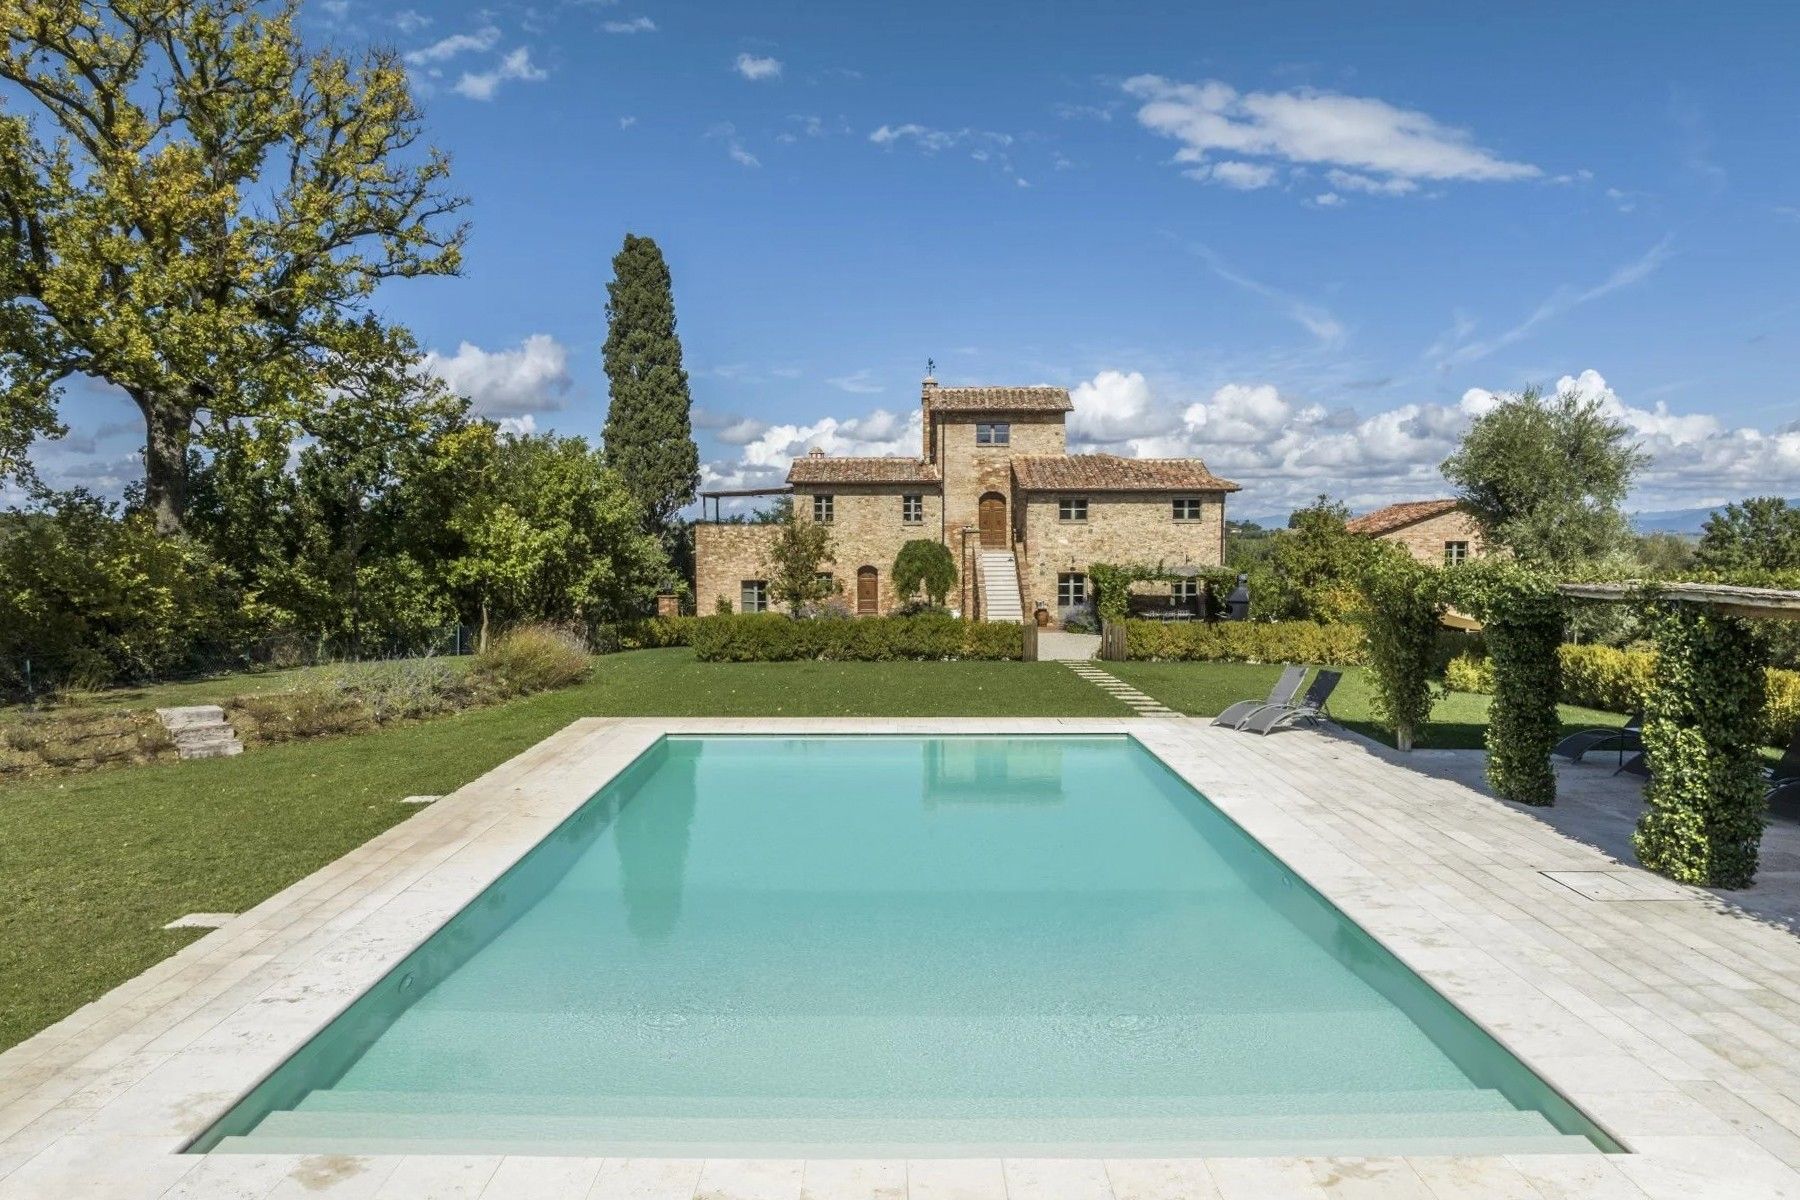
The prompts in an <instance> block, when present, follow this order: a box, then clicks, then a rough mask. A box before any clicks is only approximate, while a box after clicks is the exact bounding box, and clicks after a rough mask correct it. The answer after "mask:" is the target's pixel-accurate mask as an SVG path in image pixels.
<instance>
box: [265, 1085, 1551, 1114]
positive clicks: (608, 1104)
mask: <svg viewBox="0 0 1800 1200" xmlns="http://www.w3.org/2000/svg"><path fill="white" fill-rule="evenodd" d="M751 1106H754V1107H755V1110H756V1111H757V1112H759V1113H761V1114H763V1115H764V1116H766V1117H772V1118H784V1119H791V1118H806V1119H809V1120H810V1119H814V1118H852V1119H862V1120H882V1121H887V1120H891V1119H930V1118H937V1119H940V1120H959V1121H960V1120H962V1119H964V1118H969V1117H976V1118H980V1117H989V1118H994V1117H998V1118H1031V1119H1037V1118H1040V1117H1049V1118H1060V1119H1070V1118H1079V1119H1086V1118H1090V1117H1098V1118H1123V1117H1125V1116H1127V1115H1129V1116H1130V1117H1131V1118H1132V1119H1136V1118H1138V1117H1147V1118H1151V1119H1156V1118H1172V1119H1180V1120H1186V1119H1190V1118H1196V1117H1209V1116H1261V1117H1275V1116H1285V1115H1288V1114H1304V1115H1309V1116H1324V1115H1327V1114H1333V1113H1371V1112H1380V1113H1387V1114H1399V1113H1452V1112H1454V1113H1512V1112H1517V1111H1518V1110H1517V1109H1516V1108H1514V1106H1513V1104H1512V1102H1511V1101H1510V1100H1508V1099H1507V1098H1506V1097H1505V1096H1503V1095H1501V1094H1500V1093H1499V1092H1497V1091H1493V1090H1491V1089H1487V1088H1455V1089H1434V1090H1427V1091H1412V1092H1272V1093H1266V1094H1259V1095H1242V1094H1240V1095H1205V1096H1131V1097H1128V1098H1123V1099H1119V1098H1114V1099H1108V1098H1104V1097H1061V1096H1052V1097H1031V1098H1024V1099H1022V1098H1018V1097H1013V1096H908V1097H883V1098H879V1099H850V1098H845V1097H840V1096H764V1097H756V1098H755V1099H746V1098H744V1097H742V1096H620V1095H596V1094H574V1095H554V1096H545V1095H525V1094H509V1093H506V1092H396V1091H373V1090H371V1091H361V1090H357V1089H353V1088H323V1089H320V1090H319V1091H316V1092H311V1093H309V1094H308V1095H307V1096H306V1097H305V1098H304V1099H302V1100H301V1101H300V1103H299V1104H296V1105H294V1107H293V1109H292V1110H291V1111H294V1112H300V1113H327V1112H329V1113H367V1114H371V1115H376V1116H379V1115H381V1114H386V1113H406V1114H409V1115H425V1114H438V1115H444V1116H462V1115H475V1116H481V1117H493V1116H529V1115H531V1114H534V1113H555V1114H558V1115H559V1116H567V1117H605V1118H613V1117H640V1118H641V1117H654V1118H657V1119H663V1118H670V1117H675V1118H695V1117H732V1116H735V1115H736V1114H739V1113H742V1112H743V1111H744V1110H745V1109H747V1108H750V1107H751Z"/></svg>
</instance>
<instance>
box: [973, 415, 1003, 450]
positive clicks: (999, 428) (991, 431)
mask: <svg viewBox="0 0 1800 1200" xmlns="http://www.w3.org/2000/svg"><path fill="white" fill-rule="evenodd" d="M975 444H976V445H977V446H1010V445H1012V426H1011V425H1010V424H1008V423H1007V422H1005V421H982V422H978V423H977V424H976V426H975Z"/></svg>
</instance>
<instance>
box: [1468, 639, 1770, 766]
mask: <svg viewBox="0 0 1800 1200" xmlns="http://www.w3.org/2000/svg"><path fill="white" fill-rule="evenodd" d="M1559 653H1560V657H1561V659H1562V681H1563V682H1562V701H1563V703H1564V704H1579V705H1581V706H1582V707H1583V708H1599V709H1605V710H1606V711H1607V712H1635V711H1637V710H1638V709H1641V708H1643V707H1644V706H1645V704H1646V703H1647V701H1648V698H1649V695H1650V689H1651V688H1652V687H1653V686H1655V683H1656V655H1655V654H1654V653H1653V652H1651V651H1648V650H1617V649H1614V648H1613V647H1611V646H1588V645H1581V646H1564V647H1562V649H1561V651H1560V652H1559ZM1766 678H1767V682H1766V685H1765V687H1766V691H1765V692H1764V706H1763V737H1764V740H1765V741H1767V742H1768V744H1769V745H1771V746H1785V745H1787V744H1788V742H1789V741H1791V740H1792V739H1793V736H1794V730H1795V729H1796V728H1800V671H1786V670H1782V669H1780V668H1777V667H1771V668H1770V669H1769V671H1768V674H1767V677H1766ZM1444 682H1445V683H1446V684H1447V685H1448V686H1449V687H1450V688H1451V690H1453V691H1458V692H1488V693H1491V692H1492V691H1493V690H1494V665H1493V663H1492V662H1491V661H1490V660H1488V659H1486V658H1475V657H1471V656H1464V657H1462V658H1457V659H1454V660H1452V661H1451V663H1450V665H1449V667H1447V668H1446V669H1445V671H1444Z"/></svg>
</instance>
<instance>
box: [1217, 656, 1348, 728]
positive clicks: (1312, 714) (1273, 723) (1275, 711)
mask: <svg viewBox="0 0 1800 1200" xmlns="http://www.w3.org/2000/svg"><path fill="white" fill-rule="evenodd" d="M1342 677H1343V673H1342V672H1341V671H1320V672H1319V673H1318V674H1317V675H1315V676H1314V677H1313V681H1312V686H1311V687H1309V688H1307V689H1306V695H1304V696H1302V697H1301V698H1300V703H1298V704H1265V705H1263V706H1262V707H1261V708H1259V709H1257V710H1256V711H1255V712H1253V713H1251V714H1250V715H1249V716H1248V717H1246V718H1245V719H1244V722H1243V724H1241V725H1239V726H1238V728H1239V729H1244V730H1248V731H1249V732H1251V733H1262V734H1267V733H1270V732H1273V731H1274V730H1277V729H1282V728H1285V727H1286V726H1289V725H1298V724H1301V723H1302V722H1305V723H1307V724H1312V723H1314V722H1317V721H1319V720H1321V719H1323V718H1324V717H1326V716H1327V715H1329V714H1328V713H1327V712H1326V709H1325V705H1326V702H1327V701H1329V700H1330V699H1331V693H1332V692H1333V691H1334V690H1336V688H1337V685H1338V680H1339V679H1340V678H1342Z"/></svg>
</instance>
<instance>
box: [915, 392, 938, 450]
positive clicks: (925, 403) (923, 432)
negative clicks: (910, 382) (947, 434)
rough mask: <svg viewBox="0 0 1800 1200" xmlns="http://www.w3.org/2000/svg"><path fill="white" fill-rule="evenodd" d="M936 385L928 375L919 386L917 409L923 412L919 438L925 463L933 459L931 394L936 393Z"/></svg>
mask: <svg viewBox="0 0 1800 1200" xmlns="http://www.w3.org/2000/svg"><path fill="white" fill-rule="evenodd" d="M937 385H938V381H937V380H936V379H934V378H932V377H931V376H930V375H927V376H926V377H925V382H924V383H921V384H920V385H919V407H920V408H921V409H923V410H924V420H922V421H920V422H919V427H920V434H919V436H920V437H921V439H922V440H923V441H924V443H925V445H924V451H925V453H924V458H925V461H926V462H931V461H933V458H934V456H933V455H932V453H931V394H932V393H933V392H935V391H937Z"/></svg>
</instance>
